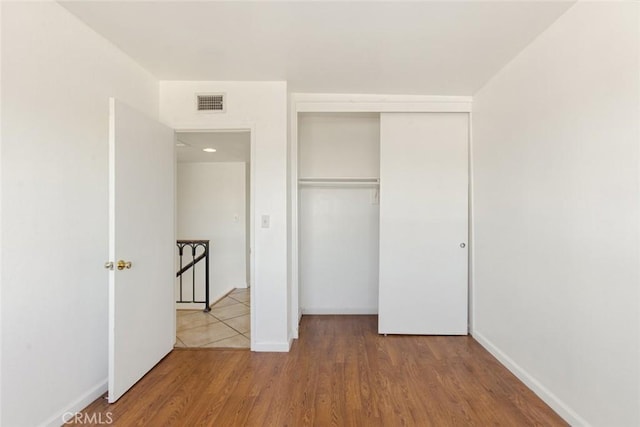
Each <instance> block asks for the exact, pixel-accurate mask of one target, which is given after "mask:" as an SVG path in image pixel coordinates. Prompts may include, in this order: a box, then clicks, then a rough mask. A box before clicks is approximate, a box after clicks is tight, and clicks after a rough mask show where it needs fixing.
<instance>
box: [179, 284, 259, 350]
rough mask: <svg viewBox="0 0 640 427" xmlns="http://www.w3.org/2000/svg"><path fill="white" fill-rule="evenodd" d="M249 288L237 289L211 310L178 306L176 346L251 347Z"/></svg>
mask: <svg viewBox="0 0 640 427" xmlns="http://www.w3.org/2000/svg"><path fill="white" fill-rule="evenodd" d="M250 329H251V317H250V290H249V288H245V289H234V290H233V291H231V292H230V293H229V294H227V295H226V296H225V297H224V298H222V299H221V300H219V301H218V302H216V303H215V304H214V305H212V306H211V311H210V312H208V313H205V312H203V311H200V310H177V319H176V331H177V338H176V345H175V347H176V348H195V347H197V348H245V349H249V348H250V347H251V330H250Z"/></svg>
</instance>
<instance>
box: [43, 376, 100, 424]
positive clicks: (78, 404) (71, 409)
mask: <svg viewBox="0 0 640 427" xmlns="http://www.w3.org/2000/svg"><path fill="white" fill-rule="evenodd" d="M106 391H107V380H106V379H105V380H104V381H102V382H100V383H99V384H97V385H95V386H94V387H92V388H91V389H90V390H88V391H87V392H86V393H84V394H83V395H82V396H80V397H78V398H77V399H76V400H75V401H74V402H72V403H70V404H69V406H67V407H66V408H62V409H60V410H59V411H58V413H56V414H55V415H53V416H52V417H51V418H49V419H48V420H47V421H45V422H44V423H42V424H40V426H41V427H60V426H61V425H62V424H63V423H64V421H65V419H63V417H66V419H68V418H71V417H72V415H71V414H75V413H76V412H79V411H81V410H83V409H84V408H86V407H87V406H89V405H90V404H91V403H92V402H93V401H94V400H96V399H97V398H99V397H100V396H102V395H103V394H104V393H106Z"/></svg>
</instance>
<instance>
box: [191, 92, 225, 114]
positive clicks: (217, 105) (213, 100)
mask: <svg viewBox="0 0 640 427" xmlns="http://www.w3.org/2000/svg"><path fill="white" fill-rule="evenodd" d="M196 97H197V107H198V111H208V112H219V113H223V112H224V94H223V93H215V94H202V95H196Z"/></svg>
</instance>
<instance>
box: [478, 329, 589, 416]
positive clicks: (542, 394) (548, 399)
mask: <svg viewBox="0 0 640 427" xmlns="http://www.w3.org/2000/svg"><path fill="white" fill-rule="evenodd" d="M471 334H472V336H473V338H474V339H475V340H476V341H478V342H479V343H480V345H482V346H483V347H484V348H485V349H486V350H487V351H488V352H489V353H491V354H492V355H493V356H494V357H495V358H496V359H498V360H499V361H500V363H502V364H503V365H504V366H505V367H506V368H507V369H508V370H510V371H511V373H513V374H514V375H515V376H516V377H518V379H519V380H520V381H522V382H523V383H525V385H526V386H527V387H529V388H530V389H531V390H532V391H533V392H534V393H535V394H536V395H538V397H539V398H540V399H542V400H543V401H544V402H545V403H546V404H547V405H549V406H550V407H551V408H552V409H553V410H554V411H556V412H557V413H558V415H560V416H561V417H562V418H563V419H564V420H565V421H566V422H567V423H569V424H570V425H572V426H583V427H589V426H590V424H589V423H588V422H587V421H585V420H584V419H583V418H582V417H581V416H580V415H578V414H577V413H576V412H575V411H574V410H573V409H571V408H570V407H569V405H567V404H566V403H565V402H563V401H562V400H561V399H560V398H559V397H558V396H556V395H555V394H553V393H552V392H551V390H549V389H548V388H546V387H545V386H544V385H543V384H542V383H541V382H540V381H538V380H537V379H535V378H534V377H533V375H531V374H529V373H528V372H527V371H526V370H525V369H524V368H522V367H521V366H520V365H518V364H517V363H516V362H515V361H514V360H513V359H511V358H510V357H509V356H507V355H506V354H505V353H504V352H503V351H502V350H500V349H499V348H498V347H497V346H496V345H495V344H493V343H492V342H491V341H489V340H488V339H487V338H486V337H485V336H484V335H482V333H480V332H478V331H477V330H474V331H473V332H472V333H471Z"/></svg>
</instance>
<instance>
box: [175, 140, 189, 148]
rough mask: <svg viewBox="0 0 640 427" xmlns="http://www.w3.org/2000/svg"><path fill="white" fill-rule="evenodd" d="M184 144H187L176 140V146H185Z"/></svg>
mask: <svg viewBox="0 0 640 427" xmlns="http://www.w3.org/2000/svg"><path fill="white" fill-rule="evenodd" d="M186 146H187V144H185V143H184V142H180V141H178V142H176V147H186Z"/></svg>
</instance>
